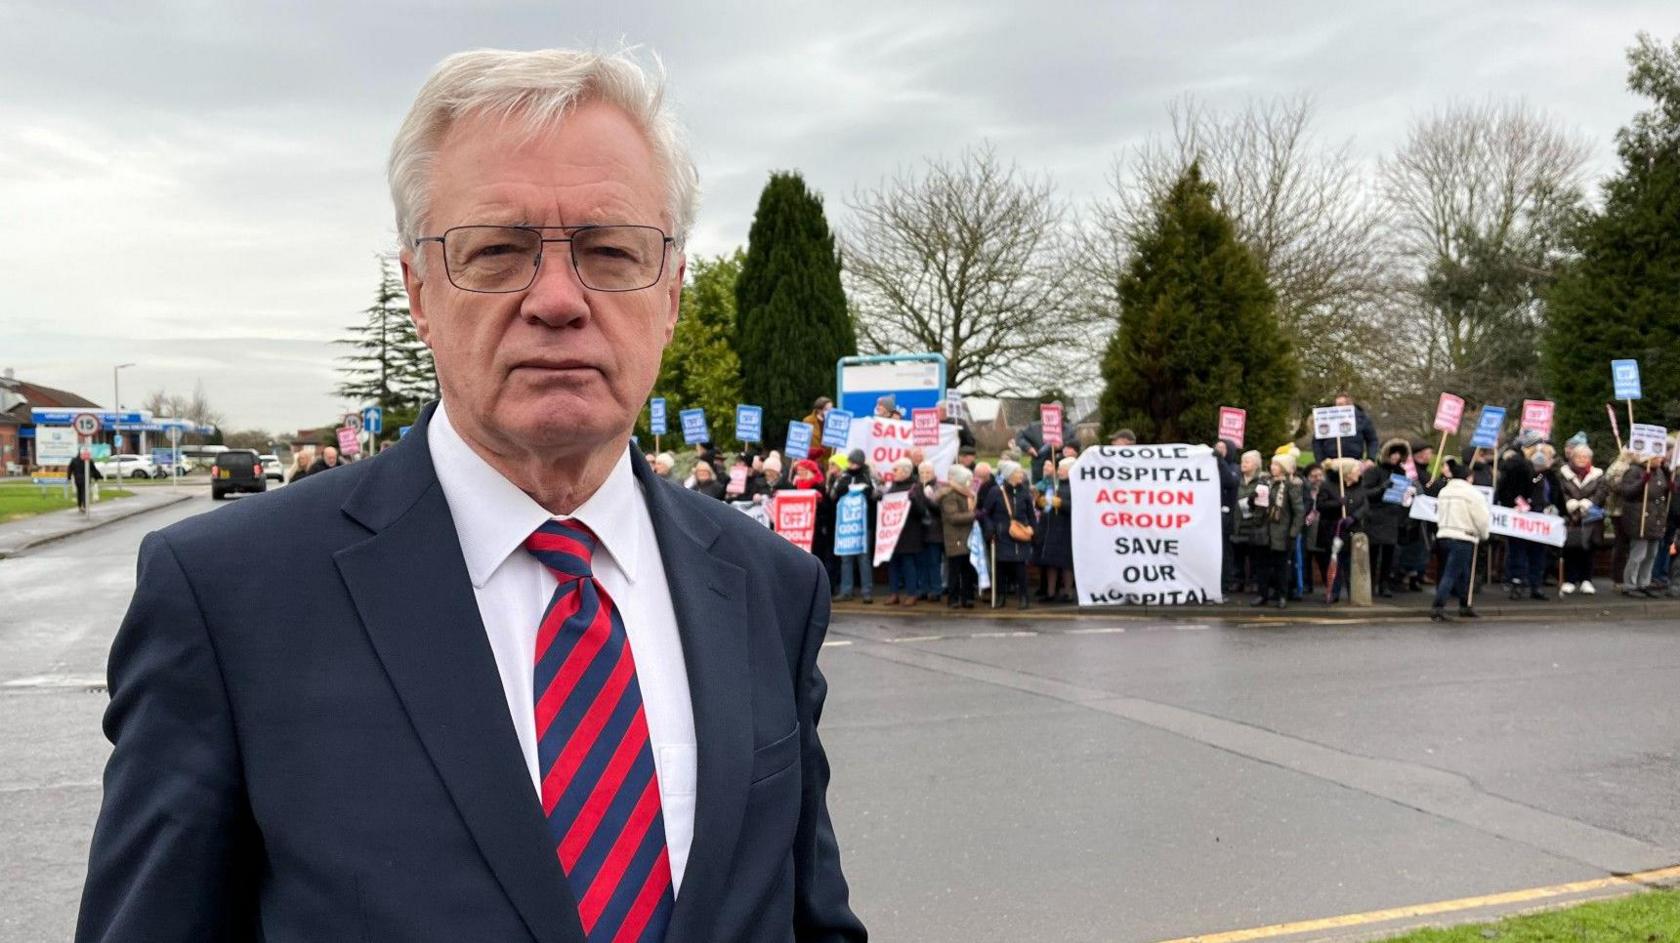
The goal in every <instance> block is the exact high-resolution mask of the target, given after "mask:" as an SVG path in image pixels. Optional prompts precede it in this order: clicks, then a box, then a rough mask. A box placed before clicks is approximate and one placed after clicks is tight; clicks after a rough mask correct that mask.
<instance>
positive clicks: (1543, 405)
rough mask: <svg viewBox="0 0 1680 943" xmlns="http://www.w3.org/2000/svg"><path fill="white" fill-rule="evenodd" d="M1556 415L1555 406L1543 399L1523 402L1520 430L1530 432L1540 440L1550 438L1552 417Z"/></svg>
mask: <svg viewBox="0 0 1680 943" xmlns="http://www.w3.org/2000/svg"><path fill="white" fill-rule="evenodd" d="M1556 414H1557V404H1556V403H1553V402H1552V401H1551V400H1545V399H1525V400H1523V411H1522V427H1521V428H1522V430H1523V431H1524V432H1532V433H1534V434H1535V435H1537V436H1539V437H1540V438H1542V439H1549V438H1551V437H1552V417H1553V416H1555V415H1556Z"/></svg>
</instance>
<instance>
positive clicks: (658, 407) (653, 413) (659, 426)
mask: <svg viewBox="0 0 1680 943" xmlns="http://www.w3.org/2000/svg"><path fill="white" fill-rule="evenodd" d="M648 426H649V428H651V429H652V430H653V434H654V435H665V434H667V433H669V432H670V431H671V430H670V429H669V428H668V427H667V426H666V425H665V397H663V396H655V397H654V398H653V399H652V400H651V401H649V402H648Z"/></svg>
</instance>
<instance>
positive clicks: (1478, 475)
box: [1459, 446, 1493, 488]
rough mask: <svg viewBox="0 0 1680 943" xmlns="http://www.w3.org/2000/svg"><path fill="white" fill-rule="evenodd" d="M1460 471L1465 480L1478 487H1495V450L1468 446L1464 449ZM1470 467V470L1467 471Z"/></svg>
mask: <svg viewBox="0 0 1680 943" xmlns="http://www.w3.org/2000/svg"><path fill="white" fill-rule="evenodd" d="M1459 468H1460V471H1459V473H1460V474H1461V475H1463V476H1464V480H1465V481H1468V482H1470V484H1471V485H1472V486H1474V487H1477V488H1491V487H1493V452H1492V451H1491V450H1489V449H1478V448H1471V447H1469V446H1466V447H1465V449H1464V454H1463V458H1462V460H1461V465H1460V466H1459ZM1465 469H1468V472H1466V471H1465Z"/></svg>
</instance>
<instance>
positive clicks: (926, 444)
mask: <svg viewBox="0 0 1680 943" xmlns="http://www.w3.org/2000/svg"><path fill="white" fill-rule="evenodd" d="M910 441H911V442H914V443H915V444H916V445H918V446H921V447H922V448H926V449H931V448H935V447H937V446H938V445H939V410H937V409H912V410H910Z"/></svg>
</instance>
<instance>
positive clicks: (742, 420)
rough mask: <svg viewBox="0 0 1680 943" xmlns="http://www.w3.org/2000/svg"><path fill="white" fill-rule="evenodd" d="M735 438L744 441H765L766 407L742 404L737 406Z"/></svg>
mask: <svg viewBox="0 0 1680 943" xmlns="http://www.w3.org/2000/svg"><path fill="white" fill-rule="evenodd" d="M735 438H737V439H740V440H741V441H742V442H763V441H764V407H763V406H747V405H745V404H742V405H740V406H736V407H735Z"/></svg>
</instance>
